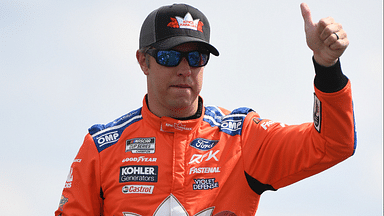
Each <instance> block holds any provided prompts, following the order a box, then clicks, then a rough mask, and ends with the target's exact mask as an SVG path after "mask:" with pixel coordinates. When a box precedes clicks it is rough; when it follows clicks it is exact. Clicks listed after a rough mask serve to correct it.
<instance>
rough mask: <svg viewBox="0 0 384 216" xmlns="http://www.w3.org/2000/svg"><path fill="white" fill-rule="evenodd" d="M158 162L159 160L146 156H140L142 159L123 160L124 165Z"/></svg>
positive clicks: (128, 158) (130, 158)
mask: <svg viewBox="0 0 384 216" xmlns="http://www.w3.org/2000/svg"><path fill="white" fill-rule="evenodd" d="M156 161H157V158H147V157H145V156H140V157H127V158H125V159H123V161H122V163H125V162H136V163H140V162H156Z"/></svg>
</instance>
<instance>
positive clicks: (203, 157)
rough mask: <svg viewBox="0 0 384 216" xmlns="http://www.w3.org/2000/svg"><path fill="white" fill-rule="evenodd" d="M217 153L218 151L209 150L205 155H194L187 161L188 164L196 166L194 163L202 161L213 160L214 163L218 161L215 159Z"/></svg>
mask: <svg viewBox="0 0 384 216" xmlns="http://www.w3.org/2000/svg"><path fill="white" fill-rule="evenodd" d="M219 152H220V150H216V151H215V152H213V150H211V151H209V152H208V153H205V154H194V155H192V157H191V160H190V161H189V163H188V164H196V163H197V164H199V163H201V162H203V161H210V160H211V159H214V160H215V161H219V159H217V157H216V155H217V153H219Z"/></svg>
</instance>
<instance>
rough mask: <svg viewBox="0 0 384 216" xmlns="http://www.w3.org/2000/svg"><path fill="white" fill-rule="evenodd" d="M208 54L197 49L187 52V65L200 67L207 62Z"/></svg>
mask: <svg viewBox="0 0 384 216" xmlns="http://www.w3.org/2000/svg"><path fill="white" fill-rule="evenodd" d="M208 55H209V54H206V53H199V52H198V51H194V52H190V53H188V61H189V65H190V66H192V67H201V66H204V65H206V64H207V61H208Z"/></svg>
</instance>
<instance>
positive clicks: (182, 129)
mask: <svg viewBox="0 0 384 216" xmlns="http://www.w3.org/2000/svg"><path fill="white" fill-rule="evenodd" d="M199 101H201V102H202V101H203V99H202V98H201V97H200V96H199ZM202 104H203V102H202ZM201 107H202V110H201V113H202V114H201V116H200V117H199V118H196V119H189V120H178V119H174V118H170V117H165V116H164V117H157V116H156V115H155V114H153V113H152V112H151V111H150V110H149V109H148V104H147V101H146V96H145V97H144V99H143V107H142V116H143V119H144V120H145V121H146V122H148V123H149V124H150V125H151V126H152V127H154V128H155V129H156V130H159V131H162V132H170V133H191V132H193V131H195V130H196V129H197V128H198V126H199V125H200V123H201V121H202V120H203V118H204V115H203V113H204V112H205V108H204V106H203V105H201Z"/></svg>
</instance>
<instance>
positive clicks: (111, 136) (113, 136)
mask: <svg viewBox="0 0 384 216" xmlns="http://www.w3.org/2000/svg"><path fill="white" fill-rule="evenodd" d="M96 139H97V143H98V144H99V147H101V146H103V145H106V144H109V143H113V142H115V141H117V140H118V139H119V133H118V132H117V131H112V132H109V133H106V134H103V135H101V136H99V137H97V138H96Z"/></svg>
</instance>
